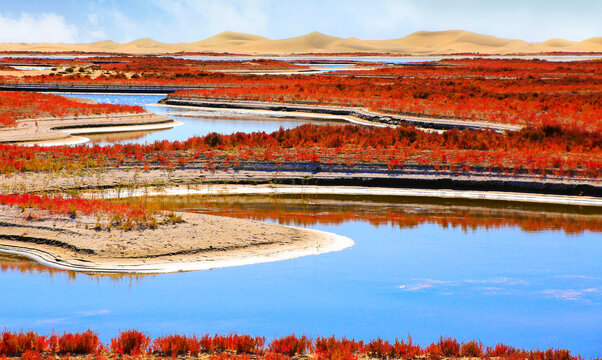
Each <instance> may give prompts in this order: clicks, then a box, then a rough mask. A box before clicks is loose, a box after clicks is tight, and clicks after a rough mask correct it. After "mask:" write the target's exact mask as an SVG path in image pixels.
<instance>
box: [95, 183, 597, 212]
mask: <svg viewBox="0 0 602 360" xmlns="http://www.w3.org/2000/svg"><path fill="white" fill-rule="evenodd" d="M102 194H103V196H104V197H105V198H116V197H134V196H153V195H266V194H270V195H272V194H273V195H278V194H280V195H381V196H399V197H427V198H445V199H469V200H485V201H490V200H495V201H512V202H527V203H541V204H560V205H579V206H596V207H602V198H596V197H591V196H571V195H549V194H533V193H518V192H502V191H476V190H449V189H399V188H384V187H359V186H314V185H274V184H269V185H236V184H219V185H218V184H212V185H196V186H194V187H190V188H185V189H184V188H182V187H166V188H162V189H146V188H145V189H135V190H131V191H123V190H122V191H121V192H119V193H118V192H117V191H115V190H108V191H106V192H103V193H102ZM86 196H92V197H93V196H94V194H87V195H86Z"/></svg>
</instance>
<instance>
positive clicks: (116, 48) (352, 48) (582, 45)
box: [0, 30, 602, 55]
mask: <svg viewBox="0 0 602 360" xmlns="http://www.w3.org/2000/svg"><path fill="white" fill-rule="evenodd" d="M0 49H2V51H4V52H92V53H93V52H102V53H125V54H168V53H181V52H188V53H194V52H207V53H228V54H249V55H295V54H310V53H321V54H327V53H332V54H344V53H366V54H369V53H372V54H374V53H379V54H392V55H450V54H463V53H474V54H482V55H511V54H512V55H516V54H537V53H600V52H602V36H600V37H592V38H588V39H585V40H582V41H569V40H564V39H559V38H554V39H549V40H546V41H543V42H527V41H524V40H519V39H506V38H501V37H496V36H492V35H485V34H479V33H475V32H470V31H465V30H444V31H416V32H413V33H411V34H409V35H407V36H404V37H400V38H394V39H383V40H365V39H358V38H355V37H348V38H343V37H336V36H329V35H326V34H323V33H321V32H317V31H314V32H310V33H308V34H305V35H301V36H296V37H291V38H284V39H269V38H267V37H263V36H259V35H253V34H246V33H241V32H234V31H224V32H221V33H219V34H217V35H214V36H211V37H209V38H206V39H204V40H200V41H195V42H181V43H166V42H160V41H156V40H153V39H151V38H148V37H147V38H141V39H137V40H134V41H130V42H126V43H120V42H116V41H113V40H103V41H96V42H91V43H73V44H70V43H23V42H19V43H0Z"/></svg>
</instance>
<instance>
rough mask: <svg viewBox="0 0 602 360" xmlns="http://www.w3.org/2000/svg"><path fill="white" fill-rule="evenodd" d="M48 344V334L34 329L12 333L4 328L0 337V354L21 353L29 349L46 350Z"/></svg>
mask: <svg viewBox="0 0 602 360" xmlns="http://www.w3.org/2000/svg"><path fill="white" fill-rule="evenodd" d="M47 346H48V341H47V340H46V336H40V335H38V334H36V333H34V332H33V331H29V332H26V333H25V332H20V333H12V332H10V331H7V330H4V331H3V332H2V337H1V339H0V355H9V356H11V355H19V354H22V353H24V352H25V351H28V350H35V351H44V350H46V348H47Z"/></svg>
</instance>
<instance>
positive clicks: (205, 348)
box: [152, 334, 265, 357]
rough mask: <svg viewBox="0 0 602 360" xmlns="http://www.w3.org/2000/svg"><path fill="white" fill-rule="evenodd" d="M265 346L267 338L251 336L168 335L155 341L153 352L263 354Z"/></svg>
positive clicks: (170, 353)
mask: <svg viewBox="0 0 602 360" xmlns="http://www.w3.org/2000/svg"><path fill="white" fill-rule="evenodd" d="M264 344H265V338H263V337H252V336H249V335H238V334H229V335H226V336H223V335H218V334H216V335H214V336H210V335H209V334H205V335H204V336H203V337H202V338H198V337H197V336H196V335H193V336H190V337H188V336H184V335H168V336H163V337H159V338H156V339H155V340H154V341H153V345H152V350H153V351H154V352H156V353H159V354H162V355H167V356H172V357H173V356H176V355H181V354H188V353H190V354H192V355H198V354H199V353H215V352H223V351H226V350H232V351H236V352H237V353H248V354H251V353H258V352H262V349H263V347H264Z"/></svg>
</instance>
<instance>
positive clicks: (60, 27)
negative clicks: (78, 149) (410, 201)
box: [0, 0, 602, 43]
mask: <svg viewBox="0 0 602 360" xmlns="http://www.w3.org/2000/svg"><path fill="white" fill-rule="evenodd" d="M0 4H1V6H0V42H44V41H48V42H67V43H75V42H91V41H97V40H106V39H111V40H115V41H120V42H127V41H131V40H135V39H139V38H143V37H151V38H153V39H155V40H159V41H163V42H190V41H198V40H202V39H205V38H207V37H209V36H212V35H215V34H217V33H219V32H222V31H226V30H231V31H240V32H246V33H252V34H257V35H262V36H266V37H269V38H272V39H281V38H287V37H293V36H298V35H303V34H306V33H308V32H312V31H320V32H323V33H325V34H328V35H333V36H341V37H357V38H360V39H392V38H399V37H403V36H405V35H408V34H410V33H412V32H414V31H418V30H451V29H462V30H470V31H474V32H479V33H483V34H489V35H495V36H500V37H507V38H516V39H524V40H527V41H532V42H536V41H543V40H547V39H550V38H564V39H568V40H584V39H587V38H590V37H595V36H602V21H601V20H600V19H601V18H602V0H342V1H334V0H221V1H219V0H62V1H59V0H25V1H22V0H21V1H15V0H0Z"/></svg>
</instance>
